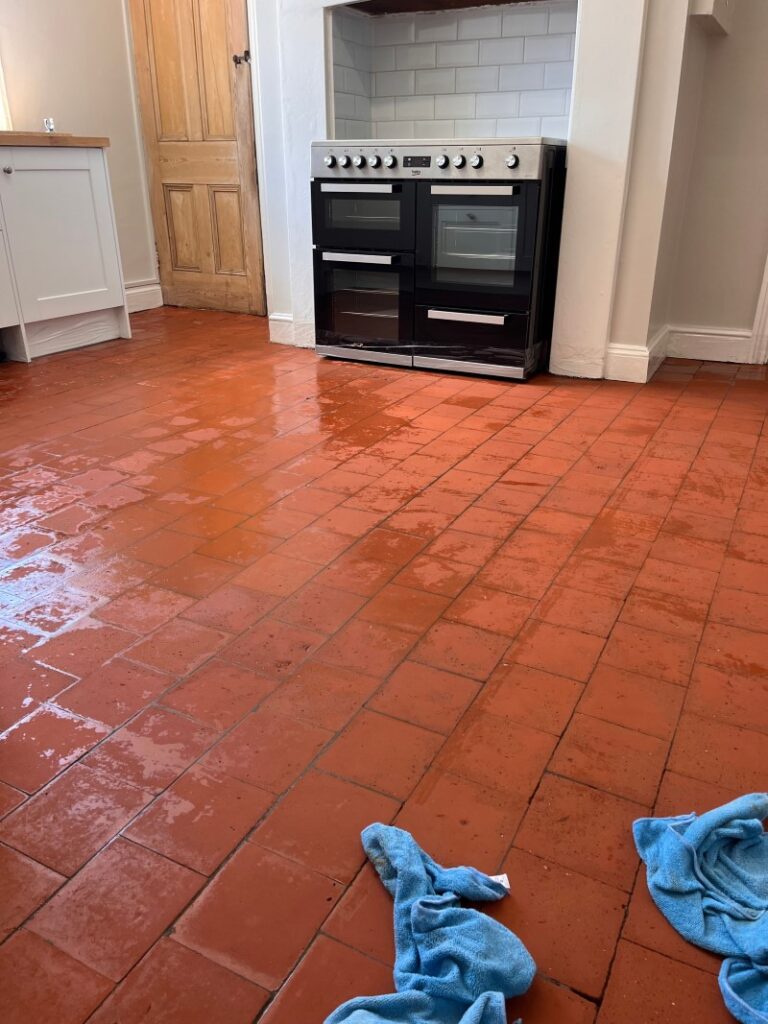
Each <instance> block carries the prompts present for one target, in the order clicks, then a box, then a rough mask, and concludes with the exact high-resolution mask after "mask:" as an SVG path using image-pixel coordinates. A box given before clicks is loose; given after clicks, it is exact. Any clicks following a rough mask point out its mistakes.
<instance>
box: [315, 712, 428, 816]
mask: <svg viewBox="0 0 768 1024" xmlns="http://www.w3.org/2000/svg"><path fill="white" fill-rule="evenodd" d="M442 743H443V737H442V736H438V735H436V734H435V733H434V732H429V731H427V730H426V729H422V728H420V727H419V726H416V725H411V724H409V723H407V722H401V721H398V720H397V719H394V718H389V717H387V716H386V715H378V714H375V713H373V712H371V711H361V712H360V714H358V716H357V717H356V718H355V719H354V720H353V721H352V723H351V724H350V725H349V726H348V728H347V729H346V730H345V731H344V732H343V733H342V734H341V736H340V737H339V738H338V739H337V740H336V741H335V742H334V743H333V744H332V745H331V746H330V747H329V748H328V750H326V752H325V753H324V754H323V755H322V756H321V757H320V759H319V760H318V762H317V766H318V768H321V769H322V770H323V771H327V772H330V773H331V774H332V775H340V776H342V777H343V778H346V779H350V780H351V781H352V782H359V783H360V784H361V785H363V786H368V787H369V788H371V789H376V790H378V791H379V792H380V793H386V794H387V796H393V797H397V798H398V799H400V800H404V799H405V798H406V797H407V796H408V794H409V793H410V792H411V790H412V789H413V787H414V786H415V785H416V783H417V782H418V781H419V779H420V778H421V776H422V775H423V774H424V772H425V770H426V768H427V766H428V765H429V763H430V762H431V761H432V759H433V758H434V756H435V754H436V753H437V751H438V750H439V749H440V747H441V746H442Z"/></svg>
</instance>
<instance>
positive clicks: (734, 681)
mask: <svg viewBox="0 0 768 1024" xmlns="http://www.w3.org/2000/svg"><path fill="white" fill-rule="evenodd" d="M765 694H766V684H765V680H764V679H762V678H760V677H759V676H752V675H739V674H738V673H736V672H724V671H723V670H722V669H719V668H713V667H712V666H711V665H705V664H702V663H701V662H698V663H697V664H696V665H695V666H694V669H693V673H692V675H691V683H690V686H689V688H688V694H687V696H686V700H685V709H686V711H690V712H692V713H693V714H695V715H700V716H701V717H703V718H713V719H716V720H717V721H719V722H725V723H727V724H729V725H736V726H743V727H744V728H746V729H754V730H756V731H757V732H763V733H767V732H768V706H766V701H765Z"/></svg>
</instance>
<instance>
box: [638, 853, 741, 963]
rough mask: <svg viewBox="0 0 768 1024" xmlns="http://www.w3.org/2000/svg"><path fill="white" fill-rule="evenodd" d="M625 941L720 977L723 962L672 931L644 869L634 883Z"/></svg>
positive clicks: (675, 931)
mask: <svg viewBox="0 0 768 1024" xmlns="http://www.w3.org/2000/svg"><path fill="white" fill-rule="evenodd" d="M621 934H622V938H624V939H628V940H629V941H630V942H634V943H637V945H639V946H644V947H645V948H646V949H652V950H654V952H656V953H661V954H662V955H663V956H668V957H671V958H672V959H673V960H680V961H681V962H682V963H684V964H690V966H691V967H698V968H700V969H701V970H702V971H708V972H709V973H710V974H717V972H718V971H719V970H720V964H721V963H722V960H721V959H720V957H717V956H715V955H714V954H713V953H708V952H707V951H706V950H704V949H700V948H699V947H698V946H694V944H693V943H692V942H687V941H686V940H685V939H684V938H683V937H682V935H680V933H679V932H678V931H677V930H676V929H675V928H673V927H672V925H671V924H669V922H668V921H667V919H666V918H665V917H664V915H663V914H662V912H661V911H660V910H659V908H658V907H657V906H656V904H655V903H654V902H653V900H652V899H651V894H650V893H649V892H648V885H647V884H646V879H645V870H644V869H643V868H641V870H640V873H639V875H638V877H637V881H636V882H635V890H634V892H633V893H632V899H631V900H630V903H629V910H628V912H627V919H626V921H625V922H624V927H623V929H622V933H621Z"/></svg>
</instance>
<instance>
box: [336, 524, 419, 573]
mask: <svg viewBox="0 0 768 1024" xmlns="http://www.w3.org/2000/svg"><path fill="white" fill-rule="evenodd" d="M424 543H425V542H424V540H423V538H422V537H413V536H410V535H409V534H406V533H398V532H397V531H395V530H387V529H376V530H371V532H370V533H369V534H368V535H367V536H366V537H365V538H364V539H363V540H360V541H358V543H357V544H355V546H354V548H353V553H354V554H355V555H356V556H357V557H359V558H365V559H373V560H374V561H376V562H389V563H391V564H392V565H397V566H399V567H402V566H404V565H407V564H408V562H410V560H411V559H412V558H414V557H415V556H416V555H417V554H418V553H419V551H421V549H422V548H423V547H424Z"/></svg>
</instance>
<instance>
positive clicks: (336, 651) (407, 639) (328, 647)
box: [317, 618, 416, 678]
mask: <svg viewBox="0 0 768 1024" xmlns="http://www.w3.org/2000/svg"><path fill="white" fill-rule="evenodd" d="M415 639H416V638H415V636H414V635H413V634H412V633H407V632H405V630H402V629H395V628H394V627H393V626H380V625H379V624H378V623H376V622H365V621H363V620H362V619H358V618H355V619H352V621H351V622H349V623H347V625H346V626H344V627H343V629H341V630H339V632H338V633H337V634H336V636H335V637H333V638H332V639H331V640H329V641H328V642H327V643H326V644H325V645H324V646H323V647H321V649H320V650H319V651H318V652H317V660H318V661H323V662H325V663H326V664H328V665H338V666H339V667H340V668H347V669H351V670H353V671H354V670H357V671H360V672H364V673H366V674H367V675H372V676H378V677H379V678H384V676H387V675H389V673H390V672H391V671H392V669H393V668H394V667H395V666H396V665H397V664H398V663H399V662H400V661H402V659H403V658H404V657H405V655H406V654H407V653H408V651H409V650H410V649H411V647H413V644H414V642H415Z"/></svg>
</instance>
